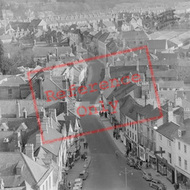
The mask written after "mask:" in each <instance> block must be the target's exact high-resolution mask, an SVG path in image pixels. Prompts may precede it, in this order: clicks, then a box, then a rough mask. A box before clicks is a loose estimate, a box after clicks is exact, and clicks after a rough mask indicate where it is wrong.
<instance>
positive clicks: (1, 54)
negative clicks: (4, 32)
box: [0, 40, 4, 70]
mask: <svg viewBox="0 0 190 190" xmlns="http://www.w3.org/2000/svg"><path fill="white" fill-rule="evenodd" d="M3 58H4V49H3V42H2V41H1V40H0V70H2V64H3Z"/></svg>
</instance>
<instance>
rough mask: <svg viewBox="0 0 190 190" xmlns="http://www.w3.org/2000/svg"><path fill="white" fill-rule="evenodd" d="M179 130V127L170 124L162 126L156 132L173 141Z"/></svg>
mask: <svg viewBox="0 0 190 190" xmlns="http://www.w3.org/2000/svg"><path fill="white" fill-rule="evenodd" d="M178 129H179V125H177V124H175V123H173V122H169V123H164V124H163V125H161V126H160V127H159V128H158V129H157V130H156V131H157V132H158V133H160V134H161V135H163V136H165V137H166V138H168V139H170V140H173V135H174V134H175V133H176V131H177V130H178Z"/></svg>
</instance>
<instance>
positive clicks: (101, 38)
mask: <svg viewBox="0 0 190 190" xmlns="http://www.w3.org/2000/svg"><path fill="white" fill-rule="evenodd" d="M109 35H110V32H104V33H103V34H102V35H101V36H100V37H99V38H98V40H99V41H101V42H105V41H106V39H107V38H108V36H109Z"/></svg>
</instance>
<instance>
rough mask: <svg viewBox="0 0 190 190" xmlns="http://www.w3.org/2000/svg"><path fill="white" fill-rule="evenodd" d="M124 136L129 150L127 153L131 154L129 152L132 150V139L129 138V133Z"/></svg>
mask: <svg viewBox="0 0 190 190" xmlns="http://www.w3.org/2000/svg"><path fill="white" fill-rule="evenodd" d="M124 138H125V143H124V144H125V146H126V150H127V154H129V152H131V150H132V144H131V140H130V139H129V137H128V136H127V134H126V133H125V134H124Z"/></svg>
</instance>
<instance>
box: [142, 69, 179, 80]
mask: <svg viewBox="0 0 190 190" xmlns="http://www.w3.org/2000/svg"><path fill="white" fill-rule="evenodd" d="M146 76H147V77H151V75H150V70H149V69H148V70H147V71H146ZM154 76H155V77H157V78H159V77H160V78H162V77H165V78H168V77H172V78H177V71H176V70H174V69H170V70H165V71H161V70H154Z"/></svg>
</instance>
